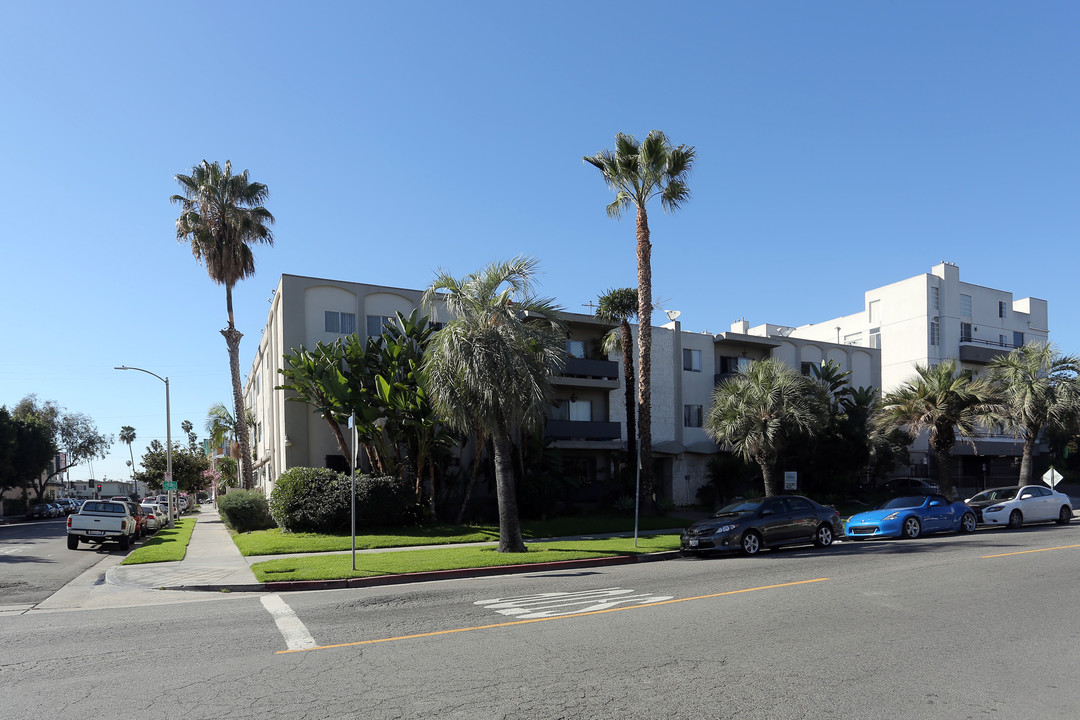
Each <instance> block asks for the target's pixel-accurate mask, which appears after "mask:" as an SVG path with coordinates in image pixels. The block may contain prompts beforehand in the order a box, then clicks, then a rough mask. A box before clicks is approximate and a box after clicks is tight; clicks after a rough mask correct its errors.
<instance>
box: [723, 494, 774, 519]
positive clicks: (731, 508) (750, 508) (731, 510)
mask: <svg viewBox="0 0 1080 720" xmlns="http://www.w3.org/2000/svg"><path fill="white" fill-rule="evenodd" d="M763 502H764V500H763V499H760V498H759V499H757V500H740V501H738V502H733V503H731V504H730V505H727V506H725V507H722V508H720V509H719V510H717V511H716V514H714V515H713V517H721V516H723V515H732V514H735V513H753V512H757V511H758V509H759V508H760V507H761V503H763Z"/></svg>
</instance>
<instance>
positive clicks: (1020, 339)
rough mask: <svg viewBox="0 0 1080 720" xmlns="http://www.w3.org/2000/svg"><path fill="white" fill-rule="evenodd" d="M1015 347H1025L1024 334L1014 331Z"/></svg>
mask: <svg viewBox="0 0 1080 720" xmlns="http://www.w3.org/2000/svg"><path fill="white" fill-rule="evenodd" d="M1013 345H1014V346H1015V347H1024V333H1022V332H1016V331H1013Z"/></svg>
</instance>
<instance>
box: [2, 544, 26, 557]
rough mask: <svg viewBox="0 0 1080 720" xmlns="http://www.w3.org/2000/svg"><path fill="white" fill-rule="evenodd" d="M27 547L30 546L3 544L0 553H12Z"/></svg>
mask: <svg viewBox="0 0 1080 720" xmlns="http://www.w3.org/2000/svg"><path fill="white" fill-rule="evenodd" d="M28 547H30V546H29V545H5V546H3V547H0V555H11V554H13V553H17V552H22V551H23V550H25V549H26V548H28Z"/></svg>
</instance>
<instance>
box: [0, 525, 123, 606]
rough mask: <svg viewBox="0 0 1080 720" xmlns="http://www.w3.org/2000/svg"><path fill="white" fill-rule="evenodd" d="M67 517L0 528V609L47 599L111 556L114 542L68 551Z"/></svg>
mask: <svg viewBox="0 0 1080 720" xmlns="http://www.w3.org/2000/svg"><path fill="white" fill-rule="evenodd" d="M66 523H67V518H65V517H59V518H50V519H47V520H45V519H39V520H32V521H28V522H20V523H12V524H10V525H0V606H8V605H22V604H33V603H38V602H41V601H42V600H44V599H45V598H47V597H49V596H50V595H52V594H53V593H54V592H56V591H57V590H59V589H60V588H61V587H63V586H64V585H66V584H67V583H69V582H71V581H72V580H73V579H74V578H76V577H78V576H79V574H80V573H82V572H84V571H85V570H86V569H87V568H89V567H91V566H92V565H94V564H95V563H97V562H99V561H100V560H101V559H102V558H103V557H105V556H107V555H109V554H117V555H121V556H123V555H126V554H127V553H126V552H125V551H121V550H119V548H118V547H117V545H116V544H115V543H107V544H106V545H104V546H98V545H93V546H91V545H83V546H82V547H81V548H80V550H79V552H75V551H73V550H68V549H67V525H66Z"/></svg>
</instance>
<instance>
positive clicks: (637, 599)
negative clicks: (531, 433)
mask: <svg viewBox="0 0 1080 720" xmlns="http://www.w3.org/2000/svg"><path fill="white" fill-rule="evenodd" d="M1078 559H1080V526H1077V525H1071V526H1067V527H1059V526H1054V525H1049V526H1039V527H1026V528H1024V529H1022V530H1019V531H1015V532H1013V531H1003V530H980V531H979V532H977V533H975V534H974V535H970V536H959V535H940V536H927V537H925V538H922V539H919V540H916V541H883V542H872V543H858V544H851V543H844V544H841V545H836V546H834V547H832V548H827V549H824V550H816V549H813V548H809V547H808V548H793V549H789V550H785V551H781V552H767V553H764V554H762V555H761V556H758V557H754V558H741V557H721V558H709V559H698V558H688V559H681V560H677V561H671V562H662V563H646V564H639V565H631V566H618V567H609V568H596V569H592V570H579V571H573V572H553V573H530V574H526V575H517V576H503V577H498V578H481V579H469V580H453V581H440V582H431V583H422V584H415V585H406V586H397V587H388V588H367V589H355V590H334V591H321V592H309V593H283V594H280V595H278V594H257V595H256V594H252V595H248V594H239V593H233V594H229V595H221V596H210V597H207V596H206V595H205V594H203V595H201V596H200V597H199V598H197V599H198V600H200V602H194V601H189V599H190V598H191V597H192V596H190V595H188V594H187V593H179V592H165V591H145V592H144V593H143V595H139V596H136V595H131V596H129V600H128V601H127V602H128V606H127V607H122V608H121V607H106V608H103V609H95V610H85V609H62V608H60V607H59V606H57V605H56V604H55V603H54V604H53V605H52V607H53V608H54V609H46V606H48V605H49V603H44V604H43V605H42V606H40V607H39V608H38V609H34V610H30V611H26V612H22V613H19V614H15V613H9V614H0V685H2V686H3V687H4V688H5V692H4V693H3V694H2V698H0V713H2V714H3V716H4V717H5V718H10V719H11V720H16V719H22V718H35V719H36V718H40V717H42V716H55V717H107V716H109V717H111V716H115V715H116V714H117V703H119V702H127V703H129V704H130V703H134V704H133V705H130V709H133V710H135V711H137V714H138V715H140V716H147V717H161V718H171V717H176V718H180V717H183V718H223V717H229V718H249V717H250V718H267V717H268V718H440V719H443V718H447V719H451V718H452V719H457V718H462V719H464V718H469V719H470V720H472V719H477V718H480V719H483V718H507V719H508V718H523V719H524V718H530V719H533V718H567V719H569V718H597V719H604V718H620V719H624V718H687V719H691V718H692V719H693V720H701V719H702V718H725V719H726V718H740V720H741V719H744V718H751V719H754V718H761V719H769V720H774V719H780V720H785V719H787V718H863V717H867V716H887V717H890V718H901V719H902V718H949V719H950V720H951V719H953V718H984V717H1003V718H1004V717H1023V718H1025V719H1034V720H1038V719H1041V718H1071V717H1075V716H1076V709H1075V708H1076V706H1077V704H1078V703H1080V690H1078V689H1077V683H1076V677H1075V676H1076V672H1077V669H1078V668H1080V652H1078V649H1077V648H1078V646H1080V631H1078V630H1077V629H1076V627H1075V623H1074V621H1073V620H1072V603H1073V601H1074V600H1075V598H1076V596H1077V594H1076V591H1077V589H1078V583H1077V572H1076V568H1077V561H1078ZM106 562H108V561H106ZM90 574H92V571H91V573H90ZM165 598H168V600H169V601H170V602H171V603H172V604H163V603H162V602H161V601H162V600H164V599H165ZM84 606H85V607H90V606H93V604H92V603H87V604H86V605H84ZM290 648H293V650H292V651H289V649H290ZM12 690H13V691H12Z"/></svg>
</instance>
